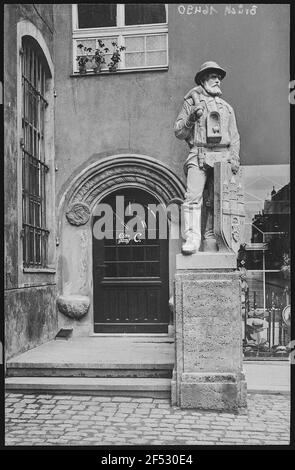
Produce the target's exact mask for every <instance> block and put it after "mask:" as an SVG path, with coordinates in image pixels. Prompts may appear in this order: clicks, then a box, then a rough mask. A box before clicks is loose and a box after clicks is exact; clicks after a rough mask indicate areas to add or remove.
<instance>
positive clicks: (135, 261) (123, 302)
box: [93, 189, 169, 333]
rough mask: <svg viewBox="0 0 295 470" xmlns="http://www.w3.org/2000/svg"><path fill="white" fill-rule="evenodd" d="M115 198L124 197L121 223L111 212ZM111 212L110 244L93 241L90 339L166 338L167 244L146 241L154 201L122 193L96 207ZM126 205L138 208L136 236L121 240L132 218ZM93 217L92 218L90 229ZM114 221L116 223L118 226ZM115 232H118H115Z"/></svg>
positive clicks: (133, 192)
mask: <svg viewBox="0 0 295 470" xmlns="http://www.w3.org/2000/svg"><path fill="white" fill-rule="evenodd" d="M116 196H124V219H122V217H121V216H122V214H121V213H120V214H118V211H117V212H116ZM102 202H103V203H107V204H109V205H110V206H111V207H112V209H113V236H112V239H106V238H105V239H103V240H98V239H96V238H95V237H94V236H93V288H94V332H95V333H166V332H167V331H168V323H169V310H168V299H169V281H168V238H167V237H166V239H160V237H159V227H158V226H157V229H156V232H155V233H156V235H155V237H156V238H155V239H148V231H147V223H148V215H147V214H148V211H149V210H150V209H149V207H148V205H149V204H158V201H157V200H156V199H155V198H154V197H153V196H151V195H150V194H148V193H146V192H145V191H142V190H137V189H125V190H121V191H118V192H116V193H113V194H112V195H111V196H108V197H107V198H106V199H104V200H103V201H102ZM130 203H131V204H133V203H137V204H141V205H142V206H143V207H144V211H145V219H144V220H141V223H140V224H139V226H140V227H139V228H140V230H139V231H138V232H139V234H140V235H138V236H136V237H134V238H132V237H130V238H129V239H128V238H127V237H125V238H124V227H126V224H127V222H128V220H130V219H131V218H132V217H134V214H133V213H132V214H131V213H130V214H128V210H127V215H126V214H125V211H126V208H128V206H129V207H130ZM98 218H99V217H97V216H94V217H93V224H95V222H96V221H97V220H98ZM118 220H119V223H118ZM118 228H119V229H118Z"/></svg>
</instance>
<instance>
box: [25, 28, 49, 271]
mask: <svg viewBox="0 0 295 470" xmlns="http://www.w3.org/2000/svg"><path fill="white" fill-rule="evenodd" d="M21 55H22V65H21V80H22V109H21V119H22V124H23V126H22V130H23V135H22V143H21V147H22V161H23V178H22V193H23V205H22V227H23V228H22V230H23V232H22V239H23V264H24V267H26V268H46V267H47V263H48V261H47V259H48V255H47V251H48V248H47V245H48V236H49V233H50V231H49V230H48V228H47V217H46V186H47V177H46V174H47V172H48V171H49V167H48V165H47V152H46V141H45V129H44V127H45V126H44V124H45V116H46V108H47V107H48V101H47V100H46V98H45V93H46V86H47V81H48V79H50V75H49V72H48V68H47V66H46V63H45V60H44V54H43V53H42V51H40V50H38V49H37V47H36V45H35V44H34V43H33V41H32V40H31V39H30V36H23V38H22V50H21ZM31 58H32V60H31ZM28 72H29V73H28ZM39 74H40V83H38V84H35V83H33V82H34V79H35V78H36V76H38V77H39ZM41 74H42V76H41ZM39 85H40V87H39ZM34 103H35V104H34ZM32 106H36V108H35V109H36V114H35V115H34V116H32V110H33V108H32ZM30 109H31V113H30V111H29V110H30ZM30 114H31V115H30ZM30 131H31V132H30ZM34 173H35V174H34ZM34 180H35V181H34ZM34 183H37V185H36V184H34ZM36 208H39V209H38V210H37V213H38V216H37V219H39V221H38V220H37V221H36V215H37V213H36ZM32 217H33V221H32V220H31V218H32ZM38 237H40V240H39V242H38ZM31 238H33V243H32V247H33V249H32V252H31V248H30V244H31ZM37 243H39V244H40V246H39V249H40V252H39V257H38V256H37V254H38V249H37ZM38 258H39V260H38Z"/></svg>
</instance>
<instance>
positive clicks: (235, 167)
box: [228, 158, 240, 175]
mask: <svg viewBox="0 0 295 470" xmlns="http://www.w3.org/2000/svg"><path fill="white" fill-rule="evenodd" d="M228 162H229V163H230V164H231V171H232V172H233V174H234V175H236V174H237V173H238V171H239V168H240V163H239V161H238V160H237V159H236V158H229V160H228Z"/></svg>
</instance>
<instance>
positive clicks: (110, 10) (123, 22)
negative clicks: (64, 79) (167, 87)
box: [73, 3, 168, 73]
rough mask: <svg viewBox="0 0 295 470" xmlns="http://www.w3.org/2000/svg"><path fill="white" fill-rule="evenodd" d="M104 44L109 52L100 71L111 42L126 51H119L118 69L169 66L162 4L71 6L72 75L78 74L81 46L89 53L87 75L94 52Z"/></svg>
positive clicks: (166, 27)
mask: <svg viewBox="0 0 295 470" xmlns="http://www.w3.org/2000/svg"><path fill="white" fill-rule="evenodd" d="M99 41H103V43H104V45H105V47H106V48H108V49H109V51H107V53H106V55H105V63H104V64H103V68H102V70H105V71H108V64H109V63H110V59H111V56H112V52H113V50H114V46H113V44H112V43H116V44H117V45H118V46H119V47H120V46H123V47H124V48H126V49H125V50H122V51H121V61H120V62H119V64H118V70H119V71H120V70H121V71H124V70H126V71H128V70H144V69H163V68H167V67H168V24H167V11H166V5H165V4H87V3H86V4H85V3H83V4H82V3H81V4H75V5H73V56H74V61H73V62H74V66H73V70H74V73H75V72H78V61H77V59H78V58H79V57H81V54H82V52H81V48H79V47H78V46H79V45H80V44H82V45H83V46H84V47H86V48H91V51H86V52H84V53H86V54H87V56H88V59H89V60H88V62H87V65H86V70H87V72H91V71H92V68H93V61H92V58H93V53H94V51H95V49H97V48H98V45H99Z"/></svg>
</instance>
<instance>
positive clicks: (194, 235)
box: [182, 207, 201, 255]
mask: <svg viewBox="0 0 295 470" xmlns="http://www.w3.org/2000/svg"><path fill="white" fill-rule="evenodd" d="M183 209H184V213H183V216H184V237H185V239H186V241H185V243H184V244H183V245H182V253H183V254H184V255H191V254H193V253H196V252H197V251H199V249H200V244H201V208H199V207H184V208H183Z"/></svg>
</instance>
